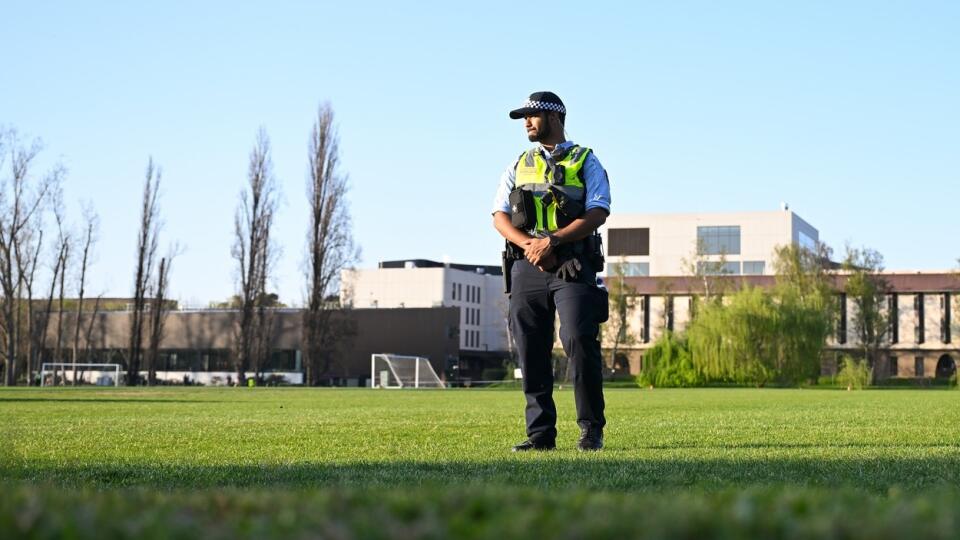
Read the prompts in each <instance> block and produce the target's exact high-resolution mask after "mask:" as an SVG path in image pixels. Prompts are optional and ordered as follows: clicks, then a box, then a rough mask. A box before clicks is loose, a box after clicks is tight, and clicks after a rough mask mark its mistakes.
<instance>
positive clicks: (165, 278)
mask: <svg viewBox="0 0 960 540" xmlns="http://www.w3.org/2000/svg"><path fill="white" fill-rule="evenodd" d="M177 252H178V248H176V247H174V248H171V249H170V253H169V255H167V256H166V257H164V258H162V259H160V266H159V268H158V269H157V277H156V280H155V281H154V282H153V283H152V284H151V287H150V288H151V292H152V293H153V294H152V296H153V300H152V301H151V303H150V340H149V343H148V347H147V355H146V364H147V384H148V385H150V386H153V385H155V384H157V363H158V360H159V358H160V342H162V341H163V329H164V323H165V322H166V319H167V314H168V313H169V312H170V306H169V302H168V301H167V290H168V289H169V285H170V266H171V265H172V264H173V258H174V257H175V256H176V255H177Z"/></svg>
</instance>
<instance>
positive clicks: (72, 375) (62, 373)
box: [40, 362, 120, 386]
mask: <svg viewBox="0 0 960 540" xmlns="http://www.w3.org/2000/svg"><path fill="white" fill-rule="evenodd" d="M58 374H59V375H58ZM47 375H50V377H51V381H50V382H51V384H52V385H53V386H56V384H57V380H56V379H57V377H59V378H60V379H61V380H63V382H64V383H68V384H71V385H76V384H90V385H95V386H120V364H90V363H79V362H78V363H76V364H74V363H71V362H44V363H43V364H42V365H41V366H40V386H48V385H47ZM88 375H89V379H88Z"/></svg>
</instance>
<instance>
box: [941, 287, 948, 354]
mask: <svg viewBox="0 0 960 540" xmlns="http://www.w3.org/2000/svg"><path fill="white" fill-rule="evenodd" d="M940 341H942V342H944V343H950V293H943V294H942V295H941V296H940Z"/></svg>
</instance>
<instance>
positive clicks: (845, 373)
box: [837, 355, 873, 390]
mask: <svg viewBox="0 0 960 540" xmlns="http://www.w3.org/2000/svg"><path fill="white" fill-rule="evenodd" d="M872 379H873V370H872V369H870V368H869V367H867V363H866V362H859V361H857V360H854V359H853V358H851V357H850V356H846V355H844V357H843V360H842V362H841V368H840V372H839V373H837V383H839V384H840V385H841V386H846V387H847V389H848V390H851V389H856V390H862V389H863V387H865V386H870V381H871V380H872Z"/></svg>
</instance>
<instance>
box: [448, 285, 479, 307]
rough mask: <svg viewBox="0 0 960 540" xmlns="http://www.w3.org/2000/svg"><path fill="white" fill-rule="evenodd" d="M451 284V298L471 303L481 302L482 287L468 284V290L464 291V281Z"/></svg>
mask: <svg viewBox="0 0 960 540" xmlns="http://www.w3.org/2000/svg"><path fill="white" fill-rule="evenodd" d="M450 285H451V288H452V291H451V293H450V298H452V299H453V300H459V301H461V302H470V303H471V304H479V303H480V287H478V286H476V285H467V286H466V291H464V284H463V283H451V284H450ZM464 292H466V294H464Z"/></svg>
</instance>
